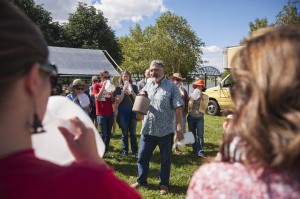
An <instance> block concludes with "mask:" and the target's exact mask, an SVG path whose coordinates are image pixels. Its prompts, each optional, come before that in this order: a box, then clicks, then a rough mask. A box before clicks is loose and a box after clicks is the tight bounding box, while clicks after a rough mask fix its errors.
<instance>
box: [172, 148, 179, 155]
mask: <svg viewBox="0 0 300 199" xmlns="http://www.w3.org/2000/svg"><path fill="white" fill-rule="evenodd" d="M172 151H173V154H175V155H180V154H181V151H180V150H179V149H177V148H175V149H173V150H172Z"/></svg>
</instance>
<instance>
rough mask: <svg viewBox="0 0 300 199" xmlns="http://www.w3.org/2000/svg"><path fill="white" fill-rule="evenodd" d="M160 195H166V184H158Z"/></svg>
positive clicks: (167, 190)
mask: <svg viewBox="0 0 300 199" xmlns="http://www.w3.org/2000/svg"><path fill="white" fill-rule="evenodd" d="M159 193H160V195H166V194H168V193H169V188H168V187H167V186H166V185H161V186H160V192H159Z"/></svg>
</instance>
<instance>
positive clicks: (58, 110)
mask: <svg viewBox="0 0 300 199" xmlns="http://www.w3.org/2000/svg"><path fill="white" fill-rule="evenodd" d="M75 117H78V118H79V119H80V120H81V121H82V122H83V123H84V124H85V125H86V126H87V127H89V128H92V129H93V131H94V133H95V138H96V144H97V150H98V154H99V155H100V157H103V154H104V149H105V145H104V143H103V141H102V139H101V137H100V135H99V133H98V131H97V129H96V128H95V125H94V124H93V122H92V120H91V119H90V117H89V116H88V115H87V114H86V113H85V112H84V111H83V110H82V109H81V108H80V107H79V106H78V105H77V104H75V103H73V102H72V101H70V100H69V99H68V98H66V97H63V96H51V97H50V98H49V100H48V104H47V109H46V114H45V117H44V120H43V122H42V123H43V126H44V128H45V130H46V132H45V133H39V134H33V135H32V145H33V148H34V150H35V154H36V156H37V157H39V158H41V159H45V160H48V161H50V162H53V163H56V164H59V165H66V164H69V163H71V162H72V161H73V160H74V157H73V155H72V153H71V151H70V150H69V147H68V145H67V142H66V140H65V138H64V137H63V136H62V134H61V132H60V131H59V129H58V126H63V127H65V128H67V129H68V130H69V131H70V132H74V133H75V132H76V131H75V129H74V126H73V124H72V123H71V122H70V121H69V119H71V118H75Z"/></svg>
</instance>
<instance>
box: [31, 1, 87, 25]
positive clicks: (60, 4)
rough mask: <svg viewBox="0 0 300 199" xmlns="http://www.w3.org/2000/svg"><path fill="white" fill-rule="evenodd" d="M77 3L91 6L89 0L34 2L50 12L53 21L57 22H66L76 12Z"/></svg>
mask: <svg viewBox="0 0 300 199" xmlns="http://www.w3.org/2000/svg"><path fill="white" fill-rule="evenodd" d="M78 2H83V3H86V4H87V5H91V0H78V1H74V0H60V1H53V0H35V3H36V4H44V5H43V7H44V8H45V10H47V11H49V12H51V16H52V18H53V21H59V22H67V21H68V17H69V14H71V13H74V12H75V11H76V7H77V6H78Z"/></svg>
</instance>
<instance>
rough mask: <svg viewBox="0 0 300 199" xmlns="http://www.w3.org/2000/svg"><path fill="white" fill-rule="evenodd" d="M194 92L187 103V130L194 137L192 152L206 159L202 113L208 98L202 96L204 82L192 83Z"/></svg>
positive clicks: (204, 95)
mask: <svg viewBox="0 0 300 199" xmlns="http://www.w3.org/2000/svg"><path fill="white" fill-rule="evenodd" d="M193 88H194V91H193V93H192V94H191V97H190V100H189V103H188V116H187V122H188V128H189V131H190V132H193V134H194V136H195V142H194V144H193V145H192V147H193V152H192V153H194V154H196V155H197V156H198V157H201V158H206V154H205V152H204V113H205V110H206V108H207V106H208V101H209V97H208V95H206V94H204V93H203V92H205V90H206V87H205V81H204V80H201V79H199V80H197V81H195V82H194V83H193Z"/></svg>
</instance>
